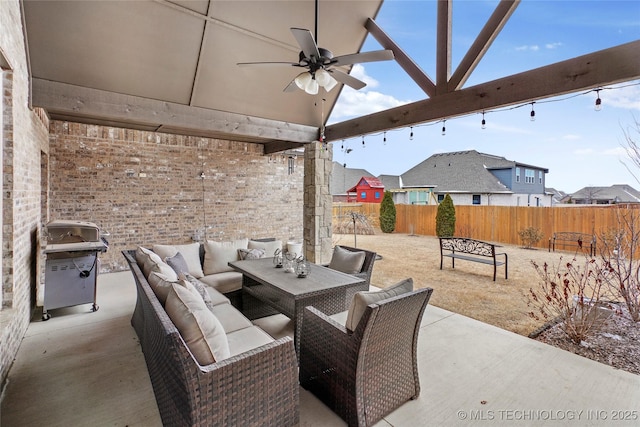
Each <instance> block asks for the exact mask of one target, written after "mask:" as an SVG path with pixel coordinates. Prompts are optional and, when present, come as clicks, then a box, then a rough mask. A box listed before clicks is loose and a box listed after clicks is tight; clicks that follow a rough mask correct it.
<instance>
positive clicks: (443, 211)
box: [436, 194, 456, 237]
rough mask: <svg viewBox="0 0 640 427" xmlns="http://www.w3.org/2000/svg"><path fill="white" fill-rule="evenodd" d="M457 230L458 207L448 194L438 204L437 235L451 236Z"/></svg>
mask: <svg viewBox="0 0 640 427" xmlns="http://www.w3.org/2000/svg"><path fill="white" fill-rule="evenodd" d="M455 231H456V208H455V206H453V200H451V196H449V195H448V194H447V195H445V196H444V199H443V200H442V202H440V204H439V205H438V212H437V213H436V235H437V236H438V237H451V236H453V235H454V233H455Z"/></svg>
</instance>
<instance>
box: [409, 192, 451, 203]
mask: <svg viewBox="0 0 640 427" xmlns="http://www.w3.org/2000/svg"><path fill="white" fill-rule="evenodd" d="M428 194H429V193H428V192H426V191H410V192H409V204H412V205H426V204H427V197H428ZM442 197H443V198H444V196H442ZM440 201H441V200H440V199H438V202H440Z"/></svg>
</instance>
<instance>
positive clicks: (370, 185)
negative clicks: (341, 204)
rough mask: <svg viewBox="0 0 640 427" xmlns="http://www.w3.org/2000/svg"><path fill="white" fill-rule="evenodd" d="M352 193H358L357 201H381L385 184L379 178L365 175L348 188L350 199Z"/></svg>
mask: <svg viewBox="0 0 640 427" xmlns="http://www.w3.org/2000/svg"><path fill="white" fill-rule="evenodd" d="M352 193H356V199H355V201H356V202H362V203H380V202H382V196H383V195H384V185H383V184H382V182H380V180H379V179H378V178H374V177H372V176H363V177H362V178H360V181H358V183H357V184H356V185H355V186H354V187H351V188H350V189H349V190H347V194H348V195H349V198H350V199H351V197H352V196H351V195H352ZM350 201H353V200H352V199H351V200H350Z"/></svg>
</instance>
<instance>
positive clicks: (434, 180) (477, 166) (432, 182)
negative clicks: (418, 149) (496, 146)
mask: <svg viewBox="0 0 640 427" xmlns="http://www.w3.org/2000/svg"><path fill="white" fill-rule="evenodd" d="M516 165H518V166H520V165H521V164H520V163H516V162H514V161H512V160H507V159H505V158H504V157H500V156H494V155H491V154H484V153H479V152H477V151H476V150H469V151H457V152H452V153H440V154H434V155H433V156H431V157H429V158H428V159H426V160H425V161H423V162H422V163H419V164H418V165H416V166H414V167H413V168H411V169H409V170H408V171H407V172H405V173H404V174H402V182H403V184H404V188H407V187H435V188H434V190H435V191H436V192H438V193H443V192H469V193H510V192H511V190H509V188H507V186H506V185H504V184H503V183H501V182H500V181H498V179H497V178H496V177H495V175H493V174H492V173H491V172H489V170H490V169H512V168H514V167H515V166H516ZM539 169H542V168H539Z"/></svg>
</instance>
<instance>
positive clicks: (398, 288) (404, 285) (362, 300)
mask: <svg viewBox="0 0 640 427" xmlns="http://www.w3.org/2000/svg"><path fill="white" fill-rule="evenodd" d="M411 291H413V279H411V278H408V279H404V280H402V281H400V282H398V283H396V284H395V285H393V286H391V287H389V288H387V289H382V290H380V291H362V292H357V293H356V294H355V295H354V296H353V300H351V307H349V314H348V315H347V323H346V324H345V327H346V328H347V329H348V330H350V331H355V329H356V328H357V327H358V323H360V319H361V318H362V316H363V315H364V311H365V309H366V308H367V306H368V305H369V304H373V303H376V302H379V301H382V300H385V299H388V298H391V297H395V296H398V295H402V294H405V293H407V292H411Z"/></svg>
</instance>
